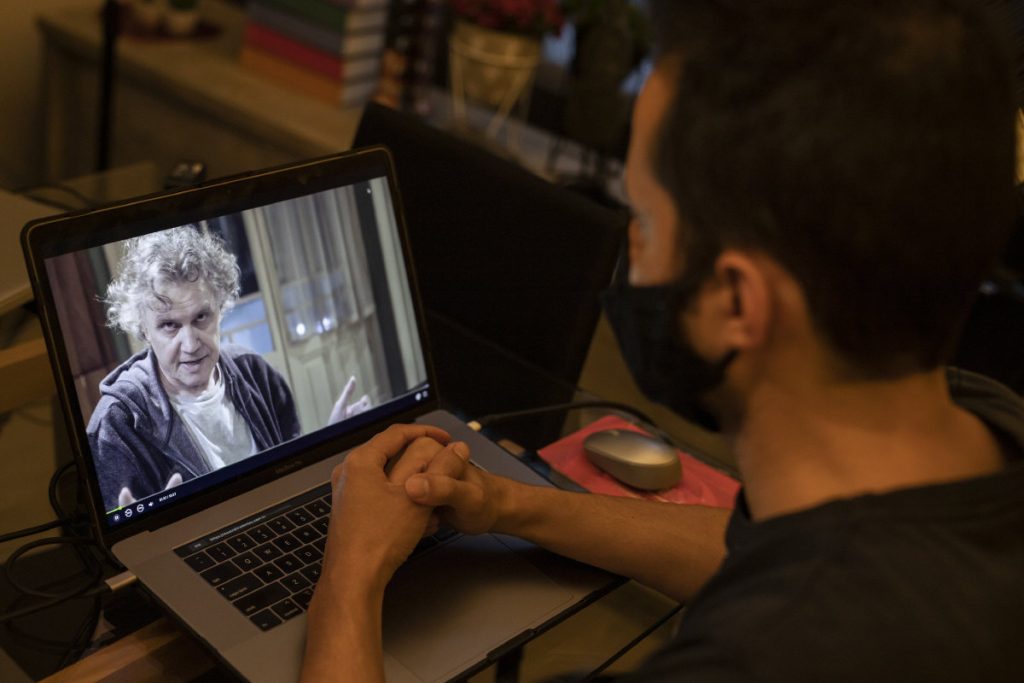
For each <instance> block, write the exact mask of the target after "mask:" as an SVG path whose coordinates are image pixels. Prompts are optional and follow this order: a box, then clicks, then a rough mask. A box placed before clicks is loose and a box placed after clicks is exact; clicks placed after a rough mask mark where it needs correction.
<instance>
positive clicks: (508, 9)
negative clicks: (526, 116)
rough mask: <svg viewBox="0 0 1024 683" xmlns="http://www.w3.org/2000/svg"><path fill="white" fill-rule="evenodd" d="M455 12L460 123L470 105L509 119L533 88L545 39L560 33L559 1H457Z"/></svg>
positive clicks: (453, 52)
mask: <svg viewBox="0 0 1024 683" xmlns="http://www.w3.org/2000/svg"><path fill="white" fill-rule="evenodd" d="M451 7H452V13H453V15H454V18H455V22H454V27H453V30H452V34H451V38H450V42H449V48H450V60H449V65H450V70H451V78H452V95H453V98H454V99H455V108H456V117H459V116H460V107H461V106H462V105H463V104H464V102H463V101H462V100H465V99H469V100H472V101H476V102H480V103H482V104H485V105H487V106H490V107H495V108H497V109H498V111H499V114H500V115H501V116H502V117H504V116H507V114H508V112H509V111H510V110H511V108H512V106H513V105H514V104H515V103H516V102H517V101H519V100H520V98H521V97H522V96H523V95H524V93H526V92H527V91H528V88H529V87H530V86H531V85H532V83H533V74H534V71H535V70H536V68H537V64H538V63H539V61H540V41H541V37H542V36H543V35H544V34H545V33H547V32H549V31H554V32H559V31H561V28H562V23H563V17H562V11H561V9H560V8H559V4H558V1H557V0H452V1H451ZM460 98H462V100H460Z"/></svg>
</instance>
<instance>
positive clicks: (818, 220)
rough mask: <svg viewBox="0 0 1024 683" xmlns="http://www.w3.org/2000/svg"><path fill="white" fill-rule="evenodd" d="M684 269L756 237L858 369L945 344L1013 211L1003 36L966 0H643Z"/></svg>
mask: <svg viewBox="0 0 1024 683" xmlns="http://www.w3.org/2000/svg"><path fill="white" fill-rule="evenodd" d="M649 5H650V10H651V12H652V14H653V16H652V18H653V22H652V23H653V26H655V27H656V31H657V36H656V42H657V50H658V53H659V54H660V55H661V56H662V57H665V58H669V57H672V56H677V57H678V58H679V60H680V63H681V65H682V67H681V68H679V69H676V70H675V72H676V73H678V78H677V79H676V86H675V88H674V95H673V101H672V103H671V104H670V108H669V112H668V114H667V115H666V118H665V120H664V123H663V124H662V130H661V131H659V136H658V143H657V150H656V151H655V166H656V168H655V171H656V173H657V175H658V177H659V179H660V181H661V182H662V184H663V185H664V186H665V188H666V189H667V190H668V191H669V192H670V193H671V194H672V196H673V198H674V200H675V202H676V203H677V205H678V209H679V211H680V214H681V216H682V217H683V222H684V225H685V227H684V228H683V229H684V232H685V233H686V234H685V235H684V239H683V240H682V242H683V244H684V249H685V260H686V263H687V266H688V269H691V270H696V271H698V272H699V271H701V269H703V270H704V271H708V269H709V268H710V267H711V265H712V263H713V260H714V257H715V256H716V255H717V254H718V253H719V252H720V251H721V250H722V248H724V247H743V248H751V249H756V250H761V251H763V252H765V253H767V254H769V255H771V256H772V257H773V258H774V259H776V260H777V261H778V262H779V263H781V264H782V265H783V266H784V267H785V268H786V269H787V270H788V271H789V272H790V273H791V274H792V275H793V276H794V277H795V278H796V279H797V281H798V282H799V283H800V284H801V285H802V287H803V289H804V292H805V294H806V297H807V301H808V305H809V309H810V315H811V317H812V320H813V322H814V324H815V326H816V327H817V329H818V330H819V332H820V333H821V334H822V336H823V338H825V339H826V340H827V341H828V342H829V343H830V345H831V347H832V348H833V349H834V350H835V351H836V352H837V353H838V355H839V357H840V358H842V359H843V360H844V362H845V363H846V364H847V365H848V370H849V371H850V372H852V373H854V374H856V375H857V376H870V377H885V376H898V375H901V374H905V373H908V372H915V371H919V370H927V369H932V368H935V367H937V366H939V365H941V364H942V363H944V362H946V361H947V360H948V358H949V356H950V354H951V353H952V350H953V347H954V345H955V342H956V339H957V337H958V334H959V330H960V327H961V325H962V322H963V320H964V318H965V316H966V313H967V311H968V309H969V307H970V304H971V302H972V301H973V298H974V296H975V294H976V291H977V287H978V285H979V283H980V281H981V280H982V279H983V277H984V275H985V274H986V272H987V271H988V269H990V268H991V267H992V266H993V264H994V262H995V261H996V259H997V258H998V255H999V254H1000V252H1001V250H1002V249H1003V247H1004V245H1005V243H1006V241H1007V238H1008V235H1009V230H1010V226H1011V212H1012V201H1013V200H1012V189H1013V184H1014V166H1015V136H1014V121H1015V118H1014V117H1015V114H1016V108H1015V96H1014V83H1013V69H1012V58H1011V55H1012V50H1011V49H1010V47H1009V40H1008V38H1007V36H1005V35H1003V33H1002V29H1001V27H1000V26H999V22H997V21H994V20H993V16H992V15H991V8H989V7H986V6H985V4H984V3H978V2H976V1H971V0H900V1H899V2H895V1H894V0H843V1H842V2H821V0H662V1H659V0H651V2H649Z"/></svg>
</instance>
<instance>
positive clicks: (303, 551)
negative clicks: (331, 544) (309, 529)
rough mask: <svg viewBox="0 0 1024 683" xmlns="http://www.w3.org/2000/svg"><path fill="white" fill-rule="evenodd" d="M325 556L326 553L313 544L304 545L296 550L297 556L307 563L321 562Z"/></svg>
mask: <svg viewBox="0 0 1024 683" xmlns="http://www.w3.org/2000/svg"><path fill="white" fill-rule="evenodd" d="M323 556H324V554H323V553H322V552H320V551H319V550H317V549H316V548H314V547H313V546H311V545H307V546H304V547H302V548H299V549H298V550H296V551H295V557H297V558H299V559H300V560H302V561H303V562H305V563H306V564H312V563H314V562H319V561H320V560H321V559H322V558H323Z"/></svg>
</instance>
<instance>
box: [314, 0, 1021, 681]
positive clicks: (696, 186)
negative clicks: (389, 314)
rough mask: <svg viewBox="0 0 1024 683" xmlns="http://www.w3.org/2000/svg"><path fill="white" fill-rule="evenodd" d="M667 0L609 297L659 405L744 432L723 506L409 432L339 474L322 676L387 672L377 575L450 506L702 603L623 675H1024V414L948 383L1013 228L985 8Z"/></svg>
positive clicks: (1003, 95) (1002, 79) (462, 515)
mask: <svg viewBox="0 0 1024 683" xmlns="http://www.w3.org/2000/svg"><path fill="white" fill-rule="evenodd" d="M651 4H652V5H654V12H655V21H654V25H655V26H656V27H658V29H659V31H660V34H661V35H660V41H659V43H660V54H659V56H658V61H657V65H656V68H655V70H654V72H653V74H652V75H651V77H650V79H649V81H648V83H647V84H646V86H645V88H644V91H643V93H642V94H641V95H640V97H639V100H638V102H637V105H636V109H635V112H634V118H633V139H632V140H631V144H630V154H629V159H628V161H627V169H626V181H627V185H628V190H629V195H630V202H631V204H632V206H633V210H634V213H635V216H636V218H635V220H634V221H633V224H632V226H631V228H630V272H629V284H628V285H625V284H620V285H617V286H616V287H614V288H613V289H612V290H611V291H610V292H609V293H608V295H607V299H606V301H605V305H606V310H607V312H608V316H609V319H610V321H611V322H612V324H613V326H614V327H615V329H616V332H617V334H618V336H619V340H620V343H621V346H622V350H623V354H624V356H625V357H626V359H627V361H628V362H629V364H630V367H631V370H632V371H633V373H634V375H635V376H636V378H637V380H638V383H639V384H640V386H641V387H642V388H643V389H644V390H645V392H647V393H648V394H650V395H651V397H652V398H654V399H656V400H659V401H661V402H663V403H665V404H666V405H669V406H670V407H672V408H674V409H675V410H677V411H678V412H680V413H681V414H686V415H696V416H701V417H708V418H710V419H709V422H714V423H716V424H718V425H719V426H720V427H721V428H722V429H723V431H724V432H725V434H726V436H727V437H728V438H729V439H730V442H731V444H732V446H733V449H734V451H735V454H736V458H737V464H738V467H739V469H740V472H741V473H742V476H743V483H744V486H743V490H742V493H741V495H740V497H739V499H738V501H737V506H736V510H735V512H733V513H729V512H727V511H723V510H715V509H708V508H701V507H695V506H676V505H671V504H657V503H650V502H645V501H636V500H624V499H616V498H608V497H602V496H596V495H582V494H573V493H567V492H562V491H556V490H551V489H540V488H534V487H528V486H524V485H521V484H517V483H514V482H511V481H509V480H507V479H503V478H501V477H497V476H493V475H490V474H488V473H484V472H481V471H479V470H478V469H476V468H474V467H471V466H467V465H466V464H465V462H466V458H467V457H468V453H467V451H466V448H465V445H464V444H458V443H455V444H452V443H448V444H447V445H445V442H446V435H444V434H441V433H437V432H434V431H430V430H428V429H427V428H423V427H411V426H398V427H393V428H392V429H390V430H389V431H388V432H385V433H384V434H382V435H379V436H378V437H376V438H374V439H373V440H371V441H370V442H368V443H367V444H366V445H364V446H362V447H360V448H359V449H356V450H355V451H353V452H352V453H351V454H350V455H349V457H348V458H347V459H346V461H345V462H344V463H343V464H342V465H341V466H339V468H338V469H337V470H336V472H335V477H334V480H335V481H334V484H335V494H334V496H335V499H334V511H333V518H332V521H331V528H330V533H329V538H328V543H327V554H326V557H325V560H324V567H323V575H322V576H323V578H322V580H321V581H320V583H319V585H318V586H317V589H316V595H315V597H314V600H313V602H312V604H311V606H310V612H309V639H308V643H307V660H306V668H305V671H304V676H305V678H306V679H308V680H326V679H331V678H333V679H335V680H346V681H353V680H355V681H378V680H382V673H381V669H380V667H381V663H380V652H381V645H380V605H381V600H382V596H383V590H384V586H385V585H386V583H387V581H388V579H389V578H390V576H391V575H392V573H393V572H394V571H395V569H396V568H397V567H398V566H399V565H400V563H401V562H402V561H403V560H404V558H405V557H406V556H407V554H408V552H409V551H410V550H411V549H412V548H413V547H414V545H415V543H416V541H417V540H418V538H419V536H420V534H422V532H423V530H424V529H425V528H426V527H427V526H428V524H430V520H431V515H432V514H433V515H436V516H439V517H440V518H441V519H443V520H444V521H446V522H447V523H449V524H451V525H453V526H454V527H456V528H458V529H460V530H462V531H463V532H465V533H480V532H485V531H495V532H499V533H507V534H514V535H518V536H521V537H524V538H526V539H529V540H531V541H533V542H535V543H537V544H539V545H542V546H544V547H547V548H549V549H551V550H554V551H556V552H559V553H562V554H565V555H567V556H570V557H574V558H577V559H579V560H582V561H585V562H589V563H591V564H594V565H597V566H601V567H604V568H607V569H609V570H611V571H614V572H617V573H620V574H622V575H625V576H629V577H631V578H635V579H637V580H638V581H641V582H642V583H645V584H647V585H650V586H652V587H654V588H657V589H658V590H660V591H662V592H664V593H666V594H668V595H671V596H673V597H676V598H678V599H680V600H682V601H685V602H686V603H687V611H686V613H685V614H684V617H683V620H682V623H681V627H680V630H679V633H678V635H677V636H676V638H675V639H674V640H673V641H672V642H671V643H670V644H669V645H668V646H667V647H666V648H665V649H664V650H662V651H661V652H659V653H658V654H656V655H655V656H654V657H653V658H652V659H651V660H650V661H649V662H647V663H646V664H645V665H643V667H642V668H641V669H640V670H639V671H637V672H635V673H634V674H633V676H632V677H631V680H637V681H668V680H695V681H711V680H713V681H726V680H728V681H745V680H751V679H758V680H773V681H774V680H778V681H835V680H864V681H878V680H900V681H906V680H912V681H923V680H927V681H935V680H944V681H963V680H998V681H1020V680H1024V648H1021V646H1020V640H1021V634H1022V633H1024V631H1022V628H1024V627H1022V623H1024V621H1022V619H1024V462H1022V457H1024V404H1022V403H1021V400H1020V398H1019V397H1017V396H1016V395H1015V394H1013V393H1012V392H1010V391H1009V390H1007V389H1005V388H1003V387H1001V386H1000V385H998V384H995V383H994V382H991V381H988V380H985V379H984V378H981V377H978V376H973V375H969V374H966V373H958V372H956V371H953V370H947V369H946V368H945V363H946V362H947V361H948V359H949V356H950V353H951V350H952V348H953V346H954V344H955V341H956V339H957V336H958V333H959V329H960V326H961V324H962V321H963V319H964V317H965V315H966V312H967V310H968V308H969V306H970V304H971V301H972V299H973V297H974V294H975V292H976V290H977V287H978V285H979V283H980V281H981V279H982V277H983V275H984V274H985V272H986V270H987V269H988V268H990V267H991V266H992V265H993V264H994V262H995V261H996V259H997V257H998V255H999V253H1000V251H1001V249H1002V248H1003V245H1004V243H1005V242H1006V239H1007V237H1008V233H1009V229H1010V208H1011V206H1012V187H1013V175H1014V134H1013V126H1014V115H1015V107H1014V93H1013V82H1012V70H1011V59H1010V56H1009V55H1010V51H1009V49H1008V48H1007V47H1006V43H1005V42H1004V39H1003V36H1002V35H1001V34H1000V32H999V30H998V29H997V28H996V25H995V23H994V22H993V21H992V17H990V16H989V14H988V13H987V12H988V10H987V9H986V8H985V7H984V5H983V4H982V3H977V2H971V1H970V0H904V1H902V2H893V1H892V0H847V1H846V2H841V3H827V2H826V3H822V2H820V1H819V0H813V1H812V0H761V1H758V2H750V1H749V0H690V1H686V2H680V1H679V0H672V1H664V2H652V3H651ZM400 454H401V459H399V460H398V464H397V466H396V467H395V468H394V469H392V470H391V471H390V473H385V471H384V464H385V462H387V460H388V459H389V458H391V457H394V456H398V455H400ZM370 539H372V541H370ZM368 548H369V549H368Z"/></svg>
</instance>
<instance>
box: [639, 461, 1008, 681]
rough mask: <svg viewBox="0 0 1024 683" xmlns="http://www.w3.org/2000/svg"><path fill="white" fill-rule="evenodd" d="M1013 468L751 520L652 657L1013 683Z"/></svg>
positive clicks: (778, 670)
mask: <svg viewBox="0 0 1024 683" xmlns="http://www.w3.org/2000/svg"><path fill="white" fill-rule="evenodd" d="M1022 475H1024V472H1022V467H1021V466H1012V467H1010V468H1008V469H1007V471H1006V472H1004V473H1002V474H1000V475H997V476H994V477H991V478H986V479H983V480H978V481H973V482H966V483H960V484H954V485H950V486H943V487H929V488H928V489H921V490H908V491H905V492H900V493H899V494H896V495H892V496H871V497H865V498H864V499H860V500H851V501H841V502H837V503H836V504H834V505H826V506H822V508H820V509H815V510H812V511H808V512H807V513H805V514H801V515H795V516H793V518H791V519H781V520H776V521H775V522H774V523H772V524H770V525H767V526H766V527H764V528H756V527H758V525H751V527H755V528H753V529H749V528H748V529H745V530H742V532H743V533H741V538H740V539H739V542H738V543H737V544H736V545H735V546H734V547H732V548H731V549H730V554H729V556H728V557H727V559H726V561H725V562H724V563H723V566H722V568H721V570H720V571H719V572H718V574H717V575H716V576H715V577H714V578H713V579H712V580H711V581H710V582H709V583H708V585H707V586H706V588H705V590H704V591H703V592H702V593H701V594H700V595H699V596H698V597H697V598H696V599H695V600H694V601H693V603H691V605H690V606H689V609H688V612H687V615H686V618H685V619H684V621H683V625H682V628H681V630H680V634H679V640H677V641H676V642H675V643H674V645H673V646H672V648H669V649H667V650H666V651H665V652H664V653H663V655H662V656H663V657H664V659H663V663H664V665H666V666H674V667H676V668H677V670H680V671H682V670H686V669H692V668H695V667H696V668H697V669H703V668H705V667H711V668H712V669H715V670H716V671H719V672H726V671H728V672H732V673H737V676H739V678H738V680H739V679H741V678H742V675H747V676H748V677H750V678H767V679H768V680H879V679H881V680H893V679H897V678H900V679H903V680H905V679H910V680H963V679H965V678H967V679H971V678H975V677H976V676H975V675H976V674H978V673H979V672H980V673H983V674H985V676H987V677H989V678H990V679H992V680H1024V655H1022V654H1020V649H1019V647H1016V646H1014V645H1013V643H1014V642H1015V641H1016V640H1017V635H1018V634H1019V633H1020V629H1021V625H1022V622H1021V615H1024V501H1022V497H1021V494H1019V493H1017V494H1014V493H1012V492H1011V490H1010V489H1012V488H1013V487H1014V485H1015V484H1020V483H1021V481H1020V480H1021V477H1022ZM1001 490H1002V491H1003V493H1002V494H1001V493H1000V491H1001ZM978 498H984V499H988V500H990V501H991V503H992V505H991V507H989V508H988V509H987V510H986V509H984V506H981V505H976V504H974V501H976V500H978ZM908 625H912V626H908ZM979 653H984V656H983V657H981V659H984V660H985V662H984V663H983V664H981V663H979V662H978V660H979ZM723 662H728V665H727V666H726V664H724V663H723ZM978 667H981V668H978ZM766 672H770V673H771V675H766ZM1007 672H1010V673H1012V674H1013V675H1012V676H1008V675H1007ZM755 674H756V675H755ZM723 675H724V674H723ZM1017 675H1020V677H1019V678H1015V677H1016V676H1017ZM710 678H711V680H716V678H715V677H714V676H711V677H710ZM655 680H656V679H655ZM725 680H728V679H727V678H726V679H725Z"/></svg>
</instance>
